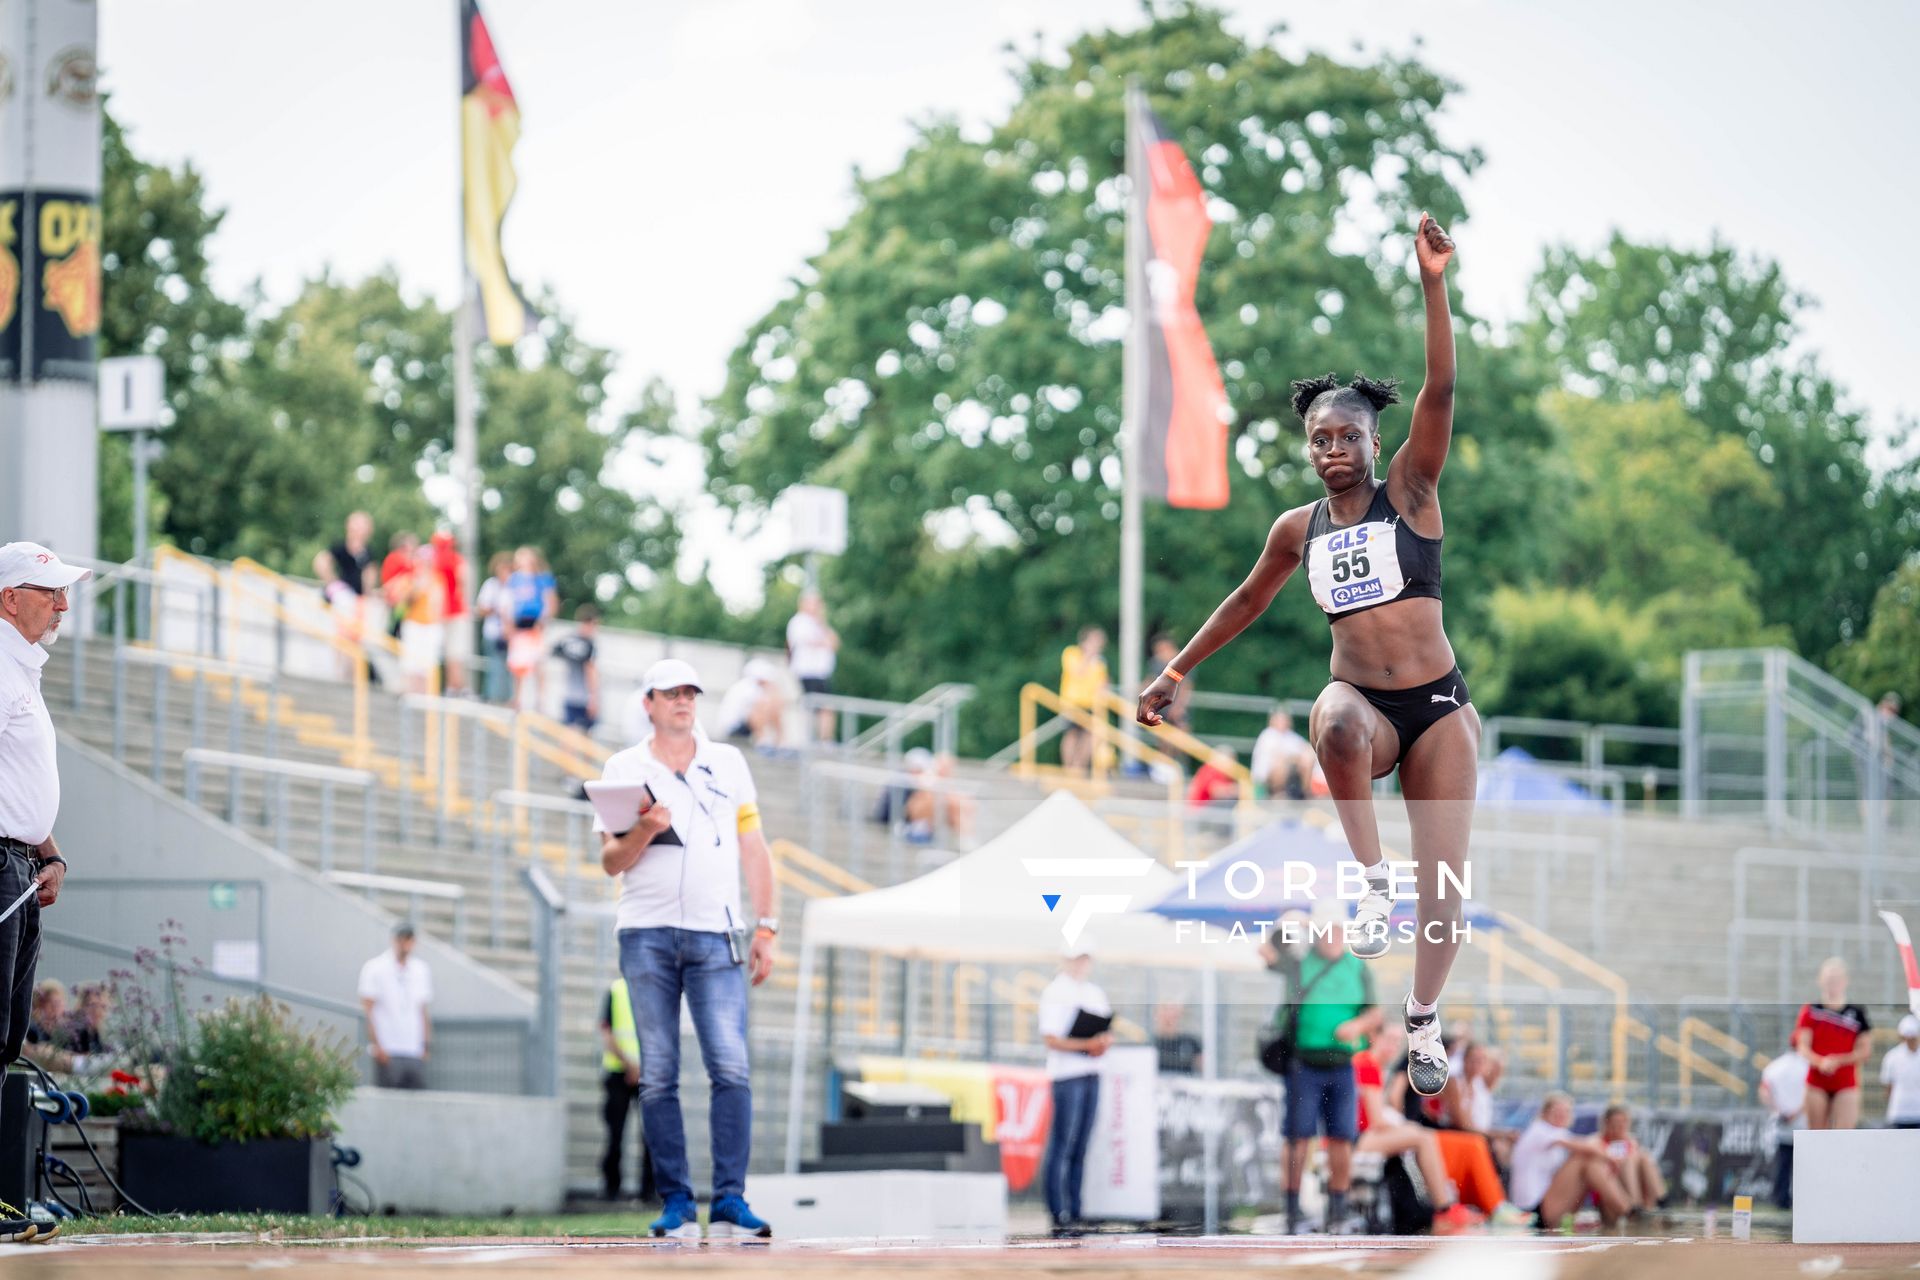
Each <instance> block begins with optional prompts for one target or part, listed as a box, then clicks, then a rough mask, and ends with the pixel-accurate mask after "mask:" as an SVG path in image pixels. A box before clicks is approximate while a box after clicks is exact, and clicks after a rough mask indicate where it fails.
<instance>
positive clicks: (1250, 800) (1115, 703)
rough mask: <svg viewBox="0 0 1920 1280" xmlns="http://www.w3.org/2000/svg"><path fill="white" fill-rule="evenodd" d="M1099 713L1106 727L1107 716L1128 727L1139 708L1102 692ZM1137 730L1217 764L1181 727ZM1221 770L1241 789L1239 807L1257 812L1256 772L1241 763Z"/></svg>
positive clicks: (1209, 751) (1199, 759) (1207, 749)
mask: <svg viewBox="0 0 1920 1280" xmlns="http://www.w3.org/2000/svg"><path fill="white" fill-rule="evenodd" d="M1098 710H1099V711H1100V712H1101V713H1102V714H1101V722H1102V723H1105V720H1106V715H1105V713H1107V712H1111V713H1112V714H1113V715H1114V716H1115V718H1116V719H1117V720H1118V721H1119V722H1120V724H1122V725H1128V724H1132V722H1133V716H1134V710H1135V708H1134V705H1133V704H1132V703H1130V702H1128V701H1127V700H1126V699H1125V698H1122V697H1121V696H1120V695H1119V694H1117V693H1115V692H1114V691H1113V690H1111V689H1102V690H1101V691H1100V706H1099V708H1098ZM1134 727H1135V728H1137V729H1139V731H1140V732H1142V733H1145V734H1147V735H1149V736H1150V737H1152V738H1153V739H1154V740H1155V741H1157V742H1159V743H1160V744H1161V745H1162V746H1163V747H1166V748H1170V749H1171V750H1172V751H1177V752H1179V753H1180V754H1182V755H1184V756H1187V757H1189V758H1191V759H1193V760H1194V761H1196V762H1198V763H1200V764H1208V763H1210V762H1212V760H1213V757H1214V754H1215V750H1214V748H1213V747H1211V746H1209V745H1207V744H1206V743H1205V742H1203V741H1201V740H1200V739H1199V738H1196V737H1194V736H1193V735H1192V734H1191V733H1188V732H1187V731H1186V730H1185V729H1182V728H1180V727H1179V726H1178V725H1174V724H1167V723H1164V722H1163V723H1161V724H1157V725H1151V726H1148V725H1134ZM1116 732H1118V733H1119V736H1121V737H1123V738H1124V737H1126V736H1127V735H1126V733H1125V732H1124V731H1116ZM1219 767H1220V768H1221V769H1222V771H1223V772H1225V773H1226V774H1227V775H1228V776H1229V777H1231V778H1232V779H1233V780H1234V782H1235V783H1236V784H1237V785H1238V789H1239V795H1238V797H1237V798H1236V799H1235V801H1234V804H1235V807H1236V808H1239V809H1241V810H1243V811H1249V812H1250V811H1251V810H1252V809H1253V808H1254V790H1255V788H1254V780H1253V771H1252V770H1250V769H1249V768H1247V766H1246V765H1244V764H1241V763H1240V762H1239V761H1238V760H1232V761H1228V762H1227V763H1225V764H1224V765H1221V766H1219Z"/></svg>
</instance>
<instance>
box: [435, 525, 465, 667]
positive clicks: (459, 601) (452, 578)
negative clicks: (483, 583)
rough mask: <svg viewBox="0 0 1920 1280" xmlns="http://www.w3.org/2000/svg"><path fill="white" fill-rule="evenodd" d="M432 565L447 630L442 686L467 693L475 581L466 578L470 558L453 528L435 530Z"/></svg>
mask: <svg viewBox="0 0 1920 1280" xmlns="http://www.w3.org/2000/svg"><path fill="white" fill-rule="evenodd" d="M433 566H434V571H435V572H436V573H437V574H438V575H439V579H440V590H441V596H440V599H441V605H442V620H443V621H444V622H445V624H446V633H447V634H446V679H445V680H443V681H442V682H441V686H440V687H441V688H442V689H443V690H444V691H446V692H447V693H465V692H466V691H467V659H468V658H470V657H472V656H473V624H472V621H471V617H472V615H471V614H470V613H469V612H468V611H467V596H468V595H469V594H470V593H471V591H472V584H471V583H470V582H468V581H467V558H466V557H465V556H463V555H461V554H460V548H459V547H458V546H456V545H455V544H454V541H453V531H452V530H450V529H436V530H434V534H433Z"/></svg>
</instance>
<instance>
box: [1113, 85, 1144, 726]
mask: <svg viewBox="0 0 1920 1280" xmlns="http://www.w3.org/2000/svg"><path fill="white" fill-rule="evenodd" d="M1145 101H1146V99H1145V95H1143V94H1142V93H1141V92H1140V82H1139V81H1138V80H1137V79H1129V80H1128V81H1127V179H1128V191H1127V242H1126V246H1127V248H1126V252H1127V267H1126V271H1127V294H1126V297H1127V338H1126V346H1125V348H1124V351H1125V354H1124V355H1123V357H1122V360H1123V374H1122V382H1121V393H1120V411H1121V428H1120V435H1121V449H1120V464H1121V486H1120V655H1119V656H1120V694H1121V696H1122V697H1123V698H1126V699H1129V700H1131V699H1134V698H1137V697H1138V696H1139V694H1140V659H1141V657H1142V656H1143V654H1144V651H1145V648H1146V638H1145V636H1144V635H1142V634H1141V628H1142V621H1141V606H1140V592H1141V579H1142V577H1143V574H1144V565H1145V560H1146V547H1145V542H1144V539H1143V535H1142V532H1141V527H1140V451H1141V447H1142V440H1143V439H1144V437H1145V434H1146V415H1147V385H1146V383H1147V379H1146V368H1147V366H1146V361H1147V323H1148V322H1147V308H1148V307H1149V306H1150V305H1152V304H1151V302H1150V300H1149V297H1148V294H1147V281H1146V277H1145V275H1144V273H1142V272H1140V271H1138V270H1136V269H1135V268H1136V267H1137V265H1138V263H1139V256H1140V253H1141V252H1142V251H1143V250H1144V248H1145V246H1146V234H1147V229H1146V226H1145V225H1144V223H1145V221H1146V218H1145V206H1146V202H1145V199H1144V197H1143V195H1142V192H1141V184H1143V183H1146V182H1148V181H1149V180H1150V179H1149V177H1148V174H1147V166H1146V163H1145V157H1144V156H1143V155H1142V154H1141V141H1142V140H1141V137H1140V124H1139V121H1140V108H1141V107H1142V105H1144V103H1145Z"/></svg>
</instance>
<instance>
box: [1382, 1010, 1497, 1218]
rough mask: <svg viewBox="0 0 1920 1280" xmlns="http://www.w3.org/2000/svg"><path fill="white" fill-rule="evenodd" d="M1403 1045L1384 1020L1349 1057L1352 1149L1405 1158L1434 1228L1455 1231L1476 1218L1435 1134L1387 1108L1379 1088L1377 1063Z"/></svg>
mask: <svg viewBox="0 0 1920 1280" xmlns="http://www.w3.org/2000/svg"><path fill="white" fill-rule="evenodd" d="M1406 1048H1407V1033H1406V1032H1405V1031H1404V1030H1402V1029H1401V1028H1400V1027H1399V1026H1397V1025H1396V1024H1394V1023H1392V1022H1388V1023H1386V1024H1385V1025H1384V1026H1382V1027H1381V1028H1380V1030H1379V1031H1377V1032H1375V1033H1374V1035H1373V1037H1372V1038H1371V1041H1370V1042H1369V1044H1368V1045H1367V1047H1366V1048H1364V1049H1362V1050H1361V1051H1360V1052H1358V1053H1356V1054H1354V1055H1353V1084H1354V1092H1355V1093H1356V1094H1357V1095H1358V1103H1357V1105H1358V1109H1359V1113H1360V1114H1359V1121H1360V1140H1359V1141H1358V1142H1356V1143H1355V1144H1354V1148H1353V1149H1354V1150H1355V1151H1357V1152H1361V1153H1367V1152H1373V1153H1377V1154H1379V1155H1383V1156H1411V1157H1412V1158H1413V1160H1414V1162H1415V1163H1416V1164H1418V1165H1419V1167H1420V1179H1421V1181H1423V1182H1425V1183H1426V1184H1427V1194H1428V1195H1429V1196H1430V1197H1431V1198H1432V1201H1433V1226H1434V1230H1435V1231H1436V1232H1439V1233H1443V1234H1444V1233H1447V1232H1450V1231H1457V1230H1459V1229H1460V1228H1462V1227H1467V1226H1472V1225H1474V1224H1475V1223H1478V1222H1479V1221H1480V1220H1481V1217H1480V1214H1478V1213H1476V1212H1474V1211H1473V1210H1472V1209H1469V1208H1467V1207H1466V1206H1465V1205H1463V1204H1461V1203H1460V1192H1459V1189H1458V1187H1457V1185H1456V1184H1455V1182H1454V1180H1453V1178H1452V1177H1450V1176H1449V1175H1448V1173H1447V1166H1446V1161H1445V1159H1444V1158H1443V1157H1442V1155H1441V1152H1440V1141H1439V1135H1438V1134H1436V1133H1435V1132H1434V1131H1433V1130H1432V1129H1428V1128H1425V1127H1423V1126H1421V1125H1417V1124H1414V1123H1412V1122H1411V1121H1409V1120H1408V1119H1407V1118H1406V1117H1405V1116H1403V1115H1401V1114H1400V1113H1399V1112H1398V1111H1395V1110H1394V1109H1393V1108H1392V1107H1389V1106H1388V1105H1387V1102H1386V1097H1385V1095H1384V1094H1383V1092H1382V1084H1383V1076H1382V1074H1381V1070H1380V1069H1381V1066H1382V1065H1383V1064H1385V1063H1390V1062H1394V1061H1396V1060H1398V1059H1399V1057H1400V1055H1401V1054H1402V1053H1405V1052H1406ZM1494 1186H1495V1188H1496V1190H1495V1194H1494V1197H1493V1203H1494V1204H1495V1205H1497V1204H1499V1203H1500V1198H1501V1197H1500V1195H1499V1193H1498V1187H1499V1179H1498V1176H1497V1175H1496V1177H1495V1181H1494Z"/></svg>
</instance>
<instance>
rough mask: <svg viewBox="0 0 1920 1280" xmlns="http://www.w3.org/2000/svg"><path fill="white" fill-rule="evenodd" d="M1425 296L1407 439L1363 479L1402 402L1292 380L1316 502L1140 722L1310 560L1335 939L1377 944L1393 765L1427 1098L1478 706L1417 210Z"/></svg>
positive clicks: (1438, 316)
mask: <svg viewBox="0 0 1920 1280" xmlns="http://www.w3.org/2000/svg"><path fill="white" fill-rule="evenodd" d="M1414 255H1415V257H1417V258H1418V259H1419V262H1420V287H1421V291H1422V292H1423V294H1424V295H1425V298H1426V312H1427V379H1426V382H1425V384H1424V385H1423V386H1422V387H1421V388H1420V395H1419V397H1418V398H1417V399H1415V401H1414V403H1413V423H1412V425H1411V427H1410V428H1409V430H1408V432H1407V442H1406V444H1404V445H1402V446H1401V448H1400V449H1399V451H1398V452H1397V453H1395V454H1394V456H1393V461H1392V463H1391V464H1390V465H1389V466H1388V467H1387V473H1386V476H1385V477H1384V478H1382V479H1376V478H1375V476H1374V467H1375V465H1376V464H1377V463H1378V461H1379V458H1380V411H1381V410H1382V409H1384V408H1386V407H1387V406H1388V405H1390V404H1394V403H1397V402H1398V400H1399V396H1398V395H1396V394H1395V391H1394V387H1395V383H1394V382H1392V381H1391V380H1389V381H1375V380H1373V379H1371V378H1366V377H1363V376H1360V375H1358V374H1356V375H1355V376H1354V379H1353V382H1352V383H1351V384H1350V385H1348V386H1344V387H1343V386H1341V385H1340V382H1339V380H1338V379H1337V378H1335V377H1334V376H1333V375H1332V374H1328V375H1327V376H1326V377H1324V378H1314V379H1311V380H1308V381H1304V382H1296V383H1294V384H1293V407H1294V411H1295V412H1296V413H1298V414H1299V415H1300V417H1301V420H1302V421H1303V422H1304V423H1305V424H1306V431H1307V456H1308V458H1309V459H1310V460H1311V461H1312V463H1313V469H1314V471H1315V472H1316V473H1317V474H1318V475H1319V477H1320V481H1321V483H1322V484H1323V485H1325V486H1326V491H1327V496H1326V497H1324V498H1321V499H1320V500H1318V501H1317V502H1313V503H1310V504H1309V505H1307V506H1304V507H1295V508H1294V509H1293V510H1291V511H1289V512H1287V513H1286V514H1285V515H1283V516H1281V517H1280V518H1279V519H1278V520H1276V521H1274V524H1273V529H1272V531H1271V532H1269V533H1268V534H1267V544H1266V547H1265V549H1264V550H1262V551H1261V553H1260V559H1259V561H1258V562H1257V563H1256V564H1255V565H1254V567H1253V572H1252V573H1250V574H1248V575H1247V579H1246V581H1245V582H1242V583H1241V584H1240V585H1239V586H1238V587H1236V588H1234V591H1233V593H1232V594H1231V595H1229V596H1228V597H1227V598H1226V600H1224V601H1223V602H1222V603H1221V605H1220V607H1219V608H1217V609H1215V610H1214V611H1213V616H1212V617H1210V618H1208V619H1207V622H1206V625H1205V626H1203V627H1201V628H1200V631H1199V633H1198V634H1197V635H1195V636H1194V637H1193V639H1192V640H1191V641H1189V642H1188V644H1187V647H1186V648H1185V649H1182V650H1181V651H1180V654H1179V656H1178V657H1176V658H1175V659H1174V660H1173V662H1172V663H1171V664H1170V665H1169V666H1168V667H1167V669H1166V670H1165V671H1163V672H1161V673H1160V675H1159V676H1158V677H1157V678H1156V679H1155V680H1154V681H1153V683H1152V684H1150V685H1148V686H1147V687H1146V690H1145V691H1144V692H1143V693H1141V695H1140V709H1139V720H1140V723H1142V724H1145V725H1157V724H1159V723H1160V718H1161V717H1160V712H1161V710H1162V709H1163V708H1165V707H1166V706H1167V704H1168V703H1169V702H1171V701H1172V699H1173V692H1174V686H1175V685H1177V684H1179V683H1180V681H1181V680H1183V679H1185V678H1186V676H1187V675H1188V674H1189V673H1190V672H1192V670H1193V669H1194V667H1196V666H1198V665H1199V664H1200V663H1202V662H1204V661H1205V660H1206V659H1207V658H1209V657H1210V656H1212V655H1213V654H1214V653H1215V652H1216V651H1218V650H1219V649H1220V648H1221V647H1222V646H1223V645H1225V644H1226V643H1227V642H1228V641H1229V640H1232V639H1233V638H1234V637H1235V636H1237V635H1239V634H1240V633H1241V632H1242V631H1244V630H1245V629H1246V627H1247V625H1248V624H1249V623H1251V622H1252V621H1253V620H1254V619H1255V618H1257V617H1259V616H1260V615H1261V613H1263V612H1264V611H1265V610H1266V607H1267V606H1268V605H1269V604H1271V603H1272V602H1273V597H1274V594H1275V593H1276V592H1278V591H1279V590H1280V587H1281V585H1282V584H1284V583H1285V582H1286V580H1287V578H1288V577H1289V576H1291V575H1292V573H1293V571H1294V569H1295V568H1296V567H1297V566H1299V565H1300V564H1301V562H1302V561H1304V562H1305V563H1306V568H1307V585H1308V586H1309V587H1311V588H1312V590H1313V598H1314V602H1315V603H1317V604H1318V605H1319V606H1320V608H1321V610H1322V611H1324V612H1325V613H1326V615H1327V620H1328V622H1329V624H1330V625H1331V627H1332V629H1333V661H1332V663H1331V664H1330V667H1331V673H1332V676H1333V678H1332V680H1331V681H1329V682H1328V684H1327V687H1326V689H1325V691H1324V692H1322V693H1321V695H1320V697H1319V700H1318V701H1316V702H1315V703H1314V704H1313V718H1312V725H1311V733H1312V738H1313V749H1314V752H1315V754H1316V755H1317V757H1318V758H1319V761H1320V767H1321V769H1322V770H1323V771H1324V772H1325V773H1326V775H1327V785H1328V788H1329V789H1330V791H1331V792H1332V795H1333V802H1334V808H1335V809H1336V810H1337V811H1338V812H1339V815H1340V825H1341V826H1342V827H1343V828H1344V829H1345V831H1346V836H1347V842H1348V844H1349V845H1350V846H1351V847H1352V849H1353V855H1354V857H1355V858H1357V859H1358V860H1359V862H1360V864H1361V865H1362V866H1363V867H1364V868H1366V871H1365V875H1366V881H1367V892H1366V894H1365V896H1364V897H1362V898H1361V900H1360V902H1359V905H1358V907H1357V908H1356V909H1355V913H1354V921H1353V924H1352V927H1351V928H1350V930H1349V933H1348V946H1349V947H1350V948H1351V949H1352V951H1353V953H1354V954H1355V955H1357V956H1361V957H1363V958H1372V957H1374V956H1379V955H1382V954H1384V953H1385V952H1386V949H1387V942H1388V928H1387V919H1388V917H1389V916H1390V915H1391V914H1392V912H1393V899H1392V896H1391V892H1390V881H1389V876H1388V870H1387V867H1386V864H1385V863H1384V862H1383V861H1382V859H1381V853H1380V831H1379V827H1378V825H1377V824H1376V822H1375V820H1374V813H1373V798H1372V793H1373V787H1372V783H1373V780H1374V779H1375V778H1380V777H1385V776H1386V775H1387V774H1388V773H1390V772H1392V771H1393V769H1394V768H1395V766H1398V767H1399V770H1400V790H1401V793H1402V794H1403V795H1405V796H1406V798H1407V801H1408V804H1407V810H1408V814H1409V817H1410V820H1411V822H1412V827H1413V856H1414V862H1415V866H1416V870H1415V884H1416V885H1417V886H1418V888H1419V894H1420V931H1419V934H1418V944H1417V947H1416V951H1415V956H1414V966H1413V992H1412V994H1411V995H1410V996H1409V997H1408V1001H1407V1005H1406V1020H1407V1048H1408V1054H1407V1078H1408V1082H1409V1083H1410V1084H1412V1086H1413V1088H1414V1089H1415V1090H1416V1091H1417V1092H1419V1093H1422V1094H1426V1095H1428V1096H1431V1095H1433V1094H1436V1093H1439V1092H1440V1091H1441V1089H1443V1088H1444V1087H1445V1086H1446V1083H1447V1054H1446V1050H1445V1049H1444V1048H1442V1047H1441V1044H1440V1019H1439V1017H1438V1002H1439V1000H1440V991H1441V988H1442V987H1444V986H1445V985H1446V980H1447V972H1448V970H1450V969H1451V968H1452V967H1453V958H1454V954H1455V952H1456V951H1458V950H1459V945H1460V943H1459V938H1458V937H1457V936H1456V934H1457V925H1458V922H1459V919H1460V903H1459V892H1458V889H1457V888H1455V889H1452V890H1451V891H1450V892H1448V893H1447V894H1446V896H1444V897H1443V896H1442V894H1441V881H1440V867H1441V865H1442V864H1446V865H1447V866H1448V867H1450V868H1451V870H1452V871H1453V874H1454V879H1453V881H1452V882H1450V883H1451V884H1458V883H1459V882H1460V881H1461V879H1462V877H1461V875H1460V868H1461V863H1462V862H1463V860H1464V859H1465V856H1466V851H1467V838H1468V834H1469V831H1470V829H1471V827H1472V821H1473V796H1474V785H1475V779H1476V771H1475V765H1474V762H1475V760H1476V759H1477V757H1478V755H1479V750H1480V717H1479V716H1478V715H1477V714H1476V713H1475V711H1474V709H1473V707H1472V705H1471V704H1470V703H1469V702H1468V698H1467V683H1466V681H1465V680H1464V679H1462V678H1461V675H1460V668H1459V667H1458V666H1457V665H1456V664H1455V662H1454V656H1453V647H1452V646H1451V645H1449V644H1448V643H1447V635H1446V631H1445V630H1444V629H1443V628H1442V626H1441V622H1440V535H1441V521H1440V498H1439V484H1440V469H1441V468H1442V467H1443V466H1445V465H1446V461H1447V444H1448V441H1449V439H1450V438H1451V436H1452V434H1453V318H1452V316H1451V315H1450V314H1449V312H1448V309H1447V283H1446V269H1447V263H1448V262H1449V261H1450V260H1451V259H1452V257H1453V241H1452V240H1450V239H1448V237H1447V233H1446V232H1445V231H1443V230H1441V229H1440V224H1439V223H1437V222H1435V221H1434V220H1433V219H1432V218H1429V217H1428V216H1427V215H1425V214H1421V215H1420V227H1419V230H1418V231H1417V232H1416V233H1415V236H1414Z"/></svg>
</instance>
